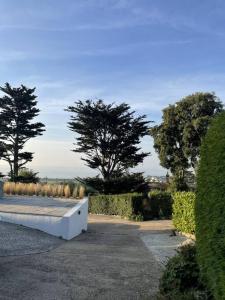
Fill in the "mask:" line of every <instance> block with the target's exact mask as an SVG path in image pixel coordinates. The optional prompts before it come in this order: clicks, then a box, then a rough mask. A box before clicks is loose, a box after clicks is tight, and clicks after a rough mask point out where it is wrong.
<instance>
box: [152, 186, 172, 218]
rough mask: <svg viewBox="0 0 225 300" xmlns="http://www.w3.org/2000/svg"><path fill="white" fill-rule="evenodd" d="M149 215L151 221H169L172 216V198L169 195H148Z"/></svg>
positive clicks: (154, 193)
mask: <svg viewBox="0 0 225 300" xmlns="http://www.w3.org/2000/svg"><path fill="white" fill-rule="evenodd" d="M149 198H150V214H151V218H153V219H155V218H156V219H170V218H171V216H172V197H171V194H170V193H167V192H158V191H152V192H150V193H149Z"/></svg>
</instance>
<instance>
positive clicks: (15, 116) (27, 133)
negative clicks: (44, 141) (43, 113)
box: [0, 83, 45, 180]
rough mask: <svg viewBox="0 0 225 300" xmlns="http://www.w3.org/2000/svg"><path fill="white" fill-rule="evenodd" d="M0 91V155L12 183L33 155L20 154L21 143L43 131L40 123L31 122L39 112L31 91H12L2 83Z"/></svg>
mask: <svg viewBox="0 0 225 300" xmlns="http://www.w3.org/2000/svg"><path fill="white" fill-rule="evenodd" d="M0 91H2V92H3V93H4V95H3V96H2V97H0V145H1V153H0V154H1V157H2V159H3V160H5V161H7V162H8V163H9V166H10V174H11V179H12V180H16V178H17V176H18V172H19V170H20V168H22V167H23V166H24V165H25V164H26V163H27V162H29V161H31V160H32V159H33V153H31V152H27V151H23V148H24V145H25V143H26V142H27V141H28V140H29V139H31V138H33V137H36V136H38V135H42V132H43V131H44V130H45V129H44V124H42V123H41V122H36V123H33V122H32V120H33V119H34V118H35V117H36V116H38V114H39V112H40V110H39V109H38V108H37V107H36V105H37V100H36V98H37V96H35V95H34V91H35V88H32V89H30V88H27V87H26V86H24V85H21V86H20V87H18V88H13V87H11V86H10V84H9V83H6V84H5V86H3V87H0Z"/></svg>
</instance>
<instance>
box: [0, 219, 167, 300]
mask: <svg viewBox="0 0 225 300" xmlns="http://www.w3.org/2000/svg"><path fill="white" fill-rule="evenodd" d="M7 225H9V226H11V234H13V232H14V231H13V230H12V227H14V228H15V232H16V235H17V243H15V245H14V249H13V251H14V252H10V251H9V252H8V253H7V251H5V252H3V253H2V254H3V255H12V254H14V255H15V256H5V257H3V256H2V257H0V282H1V284H0V299H4V300H12V299H13V300H14V299H15V300H22V299H23V300H64V299H65V300H67V299H71V300H72V299H76V300H77V299H78V300H79V299H119V300H120V299H126V300H127V299H155V295H156V292H157V287H158V280H159V277H160V275H161V272H162V267H161V266H160V264H159V263H158V262H157V260H156V259H155V256H154V255H153V254H152V253H151V252H150V251H149V250H148V248H147V247H146V246H145V244H144V243H143V241H142V240H141V238H140V237H141V236H145V237H146V236H149V235H151V234H170V232H171V228H172V226H171V222H170V221H151V222H143V223H141V222H140V223H139V222H129V221H125V220H121V219H119V218H117V217H106V216H90V217H89V229H88V232H87V233H85V234H82V235H80V236H79V237H76V238H74V239H73V240H71V241H62V240H59V239H57V238H55V237H50V236H48V235H47V234H45V233H41V232H38V231H35V230H31V229H26V228H24V227H20V226H18V225H12V224H4V226H3V223H0V236H3V235H4V232H5V231H6V230H7V228H6V227H7ZM3 227H4V228H3ZM20 230H21V233H20V232H19V231H20ZM20 234H21V241H22V240H23V241H24V243H23V244H24V248H27V247H28V248H30V251H29V255H27V254H28V253H26V252H25V253H24V252H23V249H21V243H19V242H18V241H19V236H20ZM25 234H27V235H28V236H32V241H31V239H30V238H27V239H24V235H25ZM35 237H36V241H35ZM11 239H13V236H11ZM38 241H39V243H38ZM1 243H3V244H4V238H2V240H1ZM12 244H13V243H12ZM31 246H32V247H31ZM8 247H12V245H8ZM6 248H7V247H6ZM22 248H23V247H22ZM5 250H6V249H5ZM11 250H12V249H11ZM0 254H1V253H0ZM17 255H19V256H17Z"/></svg>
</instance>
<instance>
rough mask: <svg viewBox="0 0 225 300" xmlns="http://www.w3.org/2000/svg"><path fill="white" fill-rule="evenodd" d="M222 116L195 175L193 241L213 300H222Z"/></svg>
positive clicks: (224, 270) (224, 180)
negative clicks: (194, 238)
mask: <svg viewBox="0 0 225 300" xmlns="http://www.w3.org/2000/svg"><path fill="white" fill-rule="evenodd" d="M224 128H225V112H223V113H221V114H220V115H219V116H218V117H217V118H215V119H214V120H213V122H212V124H211V125H210V127H209V130H208V132H207V134H206V137H205V139H204V141H203V143H202V147H201V155H200V163H199V170H198V174H197V199H196V207H195V215H196V240H197V253H198V261H199V264H200V269H201V272H202V274H203V276H204V279H205V280H206V282H207V284H208V286H209V288H210V289H211V290H212V293H213V295H214V297H215V299H220V300H221V299H225V151H224V150H225V130H224Z"/></svg>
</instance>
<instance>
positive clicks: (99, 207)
mask: <svg viewBox="0 0 225 300" xmlns="http://www.w3.org/2000/svg"><path fill="white" fill-rule="evenodd" d="M171 211H172V199H171V195H170V194H169V193H166V192H151V193H149V197H148V196H145V195H144V194H140V193H129V194H119V195H97V196H90V198H89V212H90V213H93V214H104V215H119V216H121V217H126V218H129V219H134V220H149V219H159V218H160V219H168V218H171Z"/></svg>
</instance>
